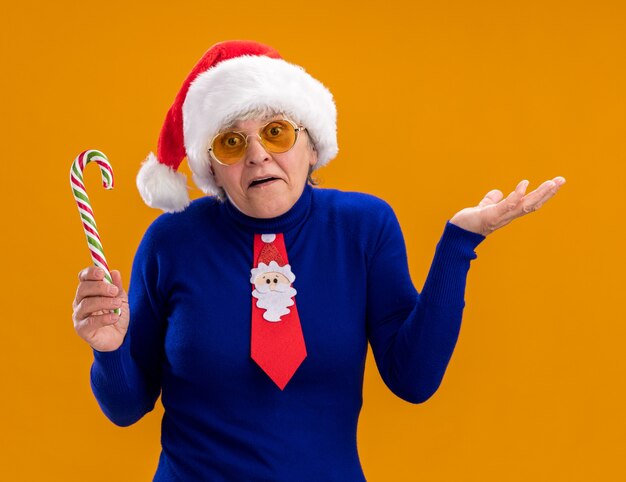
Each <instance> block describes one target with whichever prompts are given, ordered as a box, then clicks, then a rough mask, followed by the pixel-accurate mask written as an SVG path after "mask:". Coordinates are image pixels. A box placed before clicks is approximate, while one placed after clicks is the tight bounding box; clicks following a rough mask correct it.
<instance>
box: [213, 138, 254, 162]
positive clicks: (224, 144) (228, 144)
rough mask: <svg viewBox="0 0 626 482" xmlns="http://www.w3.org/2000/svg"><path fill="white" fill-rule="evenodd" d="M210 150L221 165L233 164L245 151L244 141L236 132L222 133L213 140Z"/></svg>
mask: <svg viewBox="0 0 626 482" xmlns="http://www.w3.org/2000/svg"><path fill="white" fill-rule="evenodd" d="M211 149H212V150H213V155H214V156H215V158H216V159H217V160H218V161H220V162H221V163H223V164H235V163H236V162H237V161H239V160H240V159H241V158H242V157H243V154H244V152H245V151H246V139H245V138H244V136H243V135H241V134H239V133H238V132H223V133H221V134H219V135H218V136H217V137H216V138H215V139H214V140H213V145H212V146H211Z"/></svg>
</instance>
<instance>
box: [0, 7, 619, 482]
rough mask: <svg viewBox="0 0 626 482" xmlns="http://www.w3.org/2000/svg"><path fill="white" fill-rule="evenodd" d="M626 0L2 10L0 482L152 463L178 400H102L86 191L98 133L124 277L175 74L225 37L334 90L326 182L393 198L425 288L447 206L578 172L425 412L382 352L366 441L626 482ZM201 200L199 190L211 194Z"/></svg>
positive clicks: (414, 458) (511, 262)
mask: <svg viewBox="0 0 626 482" xmlns="http://www.w3.org/2000/svg"><path fill="white" fill-rule="evenodd" d="M624 5H625V4H624V3H623V2H622V1H619V0H615V1H607V0H598V1H595V2H588V1H571V0H568V1H556V0H547V1H546V0H542V1H538V0H531V1H524V2H522V1H519V2H509V1H504V2H503V1H499V0H493V1H486V0H478V1H465V2H463V1H454V0H453V1H449V2H425V1H421V0H418V1H415V2H409V1H406V2H402V1H399V0H387V1H384V2H371V3H369V2H354V4H349V3H347V2H346V3H342V2H338V1H327V0H320V1H317V2H302V1H300V2H295V3H294V2H259V1H255V2H249V1H245V0H244V1H237V2H191V1H179V2H169V1H168V2H165V1H157V2H150V3H148V2H143V3H142V2H130V1H123V2H122V1H119V0H109V1H107V2H93V3H87V2H76V1H69V0H59V1H57V2H44V1H39V2H33V1H29V0H23V1H20V2H11V3H10V4H8V5H7V4H5V5H3V9H2V10H3V12H2V16H1V18H0V35H1V36H2V43H1V49H2V51H1V53H2V56H1V58H2V68H3V75H2V79H1V80H0V82H2V97H3V99H2V110H3V115H2V118H1V120H0V122H2V132H3V142H2V150H3V159H4V167H3V169H2V194H1V195H2V202H3V205H4V206H5V208H4V210H3V216H2V217H3V229H2V232H3V236H2V238H1V241H0V243H2V244H1V249H0V257H1V259H0V262H1V266H2V273H3V276H2V277H1V281H0V282H1V283H2V287H1V289H0V293H1V294H2V307H3V310H2V311H3V314H2V317H1V318H2V321H3V323H2V330H1V336H2V341H3V343H2V349H1V350H0V380H1V383H2V396H1V397H0V417H1V420H0V427H1V428H0V433H1V436H0V444H1V445H0V474H1V475H0V478H2V479H3V480H11V481H35V480H59V481H83V480H90V481H105V480H128V481H136V480H150V479H151V476H152V474H153V473H154V470H155V467H156V463H157V457H158V453H159V424H160V415H161V413H160V409H159V410H156V413H152V414H150V415H148V416H146V417H145V418H144V419H143V420H142V421H141V422H139V423H138V424H136V425H134V426H133V427H131V428H127V429H121V428H117V427H115V426H113V425H112V424H111V423H109V422H108V421H107V420H106V419H105V418H104V416H103V415H102V414H101V413H100V411H99V409H98V407H97V404H96V402H95V400H94V398H93V396H92V395H91V391H90V388H89V381H88V371H89V366H90V362H91V353H90V350H89V348H88V347H87V345H86V344H84V343H83V342H82V341H81V340H80V339H79V338H78V337H77V336H76V335H75V333H74V331H73V327H72V322H71V301H72V299H73V296H74V291H75V287H76V273H77V272H78V271H79V270H80V269H81V268H82V267H84V266H86V265H88V264H89V262H90V260H89V255H88V251H87V247H86V244H85V239H84V235H83V232H82V228H81V226H80V222H79V218H78V214H77V212H76V207H75V203H74V200H73V198H72V195H71V192H70V189H69V184H68V175H69V174H68V173H69V167H70V164H71V162H72V160H73V159H74V157H75V156H76V155H77V154H78V153H79V152H80V151H81V150H83V149H86V148H98V149H101V150H103V151H104V152H105V153H106V154H107V155H108V156H109V158H110V159H111V162H112V163H113V166H114V169H115V174H116V189H115V190H114V191H111V192H105V191H104V190H103V189H101V188H100V186H99V173H98V172H97V169H96V168H95V167H91V168H89V169H88V170H87V171H88V172H87V174H86V182H87V186H88V191H89V193H90V196H91V200H92V203H93V206H94V209H95V212H96V219H97V221H98V226H99V230H100V233H101V235H102V238H103V242H104V246H105V252H106V255H107V258H108V259H109V262H110V264H111V265H112V266H113V267H115V268H118V269H120V270H121V271H122V273H123V275H124V279H125V282H126V283H127V282H128V277H129V272H130V265H131V261H132V258H133V254H134V251H135V248H136V246H137V244H138V242H139V240H140V238H141V236H142V234H143V232H144V230H145V229H146V227H147V226H148V224H149V223H150V222H151V221H152V220H153V219H154V218H155V217H156V216H157V215H158V212H157V211H155V210H151V209H149V208H147V207H145V206H144V204H143V203H142V201H141V200H140V198H139V195H138V193H137V191H136V188H135V181H134V178H135V174H136V172H137V169H138V166H139V163H140V162H141V161H142V160H143V158H144V157H145V155H146V154H147V153H148V151H149V150H152V149H154V148H155V147H156V141H157V136H158V133H159V128H160V126H161V123H162V120H163V117H164V115H165V112H166V110H167V108H168V107H169V104H170V103H171V101H172V100H173V97H174V95H175V93H176V92H177V90H178V88H179V86H180V84H181V83H182V80H183V79H184V77H185V76H186V74H187V72H188V71H189V70H190V69H191V67H192V66H193V64H194V63H195V61H196V60H197V58H199V57H200V55H201V54H202V53H203V52H204V50H205V49H206V48H208V47H209V46H210V45H211V44H213V43H214V42H217V41H220V40H224V39H231V38H249V39H255V40H258V41H261V42H265V43H268V44H270V45H272V46H274V47H276V48H277V49H278V50H279V51H280V52H281V53H282V54H283V56H284V57H285V58H286V59H288V60H289V61H291V62H294V63H297V64H300V65H303V66H305V67H306V68H307V70H308V71H309V72H310V73H311V74H312V75H314V76H315V77H317V78H318V79H320V80H322V81H323V82H324V83H325V84H326V85H327V86H328V87H329V88H330V90H331V91H332V92H333V93H334V95H335V98H336V102H337V106H338V110H339V143H340V153H339V156H338V157H337V159H335V160H334V161H333V162H332V163H331V164H330V166H329V167H327V168H325V169H324V170H323V171H321V172H320V177H321V178H322V180H323V186H329V187H338V188H341V189H346V190H358V191H365V192H370V193H373V194H376V195H378V196H380V197H382V198H384V199H386V200H387V201H389V202H390V203H391V204H392V206H393V207H394V208H395V210H396V212H397V214H398V217H399V218H400V222H401V224H402V227H403V230H404V233H405V236H406V240H407V245H408V249H409V260H410V264H411V272H412V274H413V278H414V281H415V284H416V286H417V287H418V289H421V286H422V284H423V281H424V279H425V276H426V273H427V270H428V267H429V264H430V261H431V257H432V253H433V250H434V247H435V244H436V242H437V240H438V238H439V236H440V233H441V230H442V228H443V225H444V222H445V220H446V219H448V218H450V217H451V216H452V215H453V214H454V213H455V212H456V211H458V210H459V209H461V208H463V207H466V206H469V205H474V204H476V203H477V202H478V201H479V200H480V199H481V198H482V196H483V195H484V193H486V192H487V191H488V190H490V189H492V188H500V189H502V190H504V191H505V192H507V193H508V192H509V191H510V190H512V189H513V187H514V186H515V184H516V183H517V182H518V181H519V180H521V179H524V178H527V179H529V180H531V188H534V187H536V186H537V185H538V184H539V183H540V182H541V181H543V180H544V179H548V178H551V177H553V176H555V175H563V176H565V177H566V178H567V180H568V183H567V184H566V185H565V187H564V188H563V189H562V190H561V192H560V193H559V194H558V196H557V197H556V198H554V199H553V200H552V201H551V202H550V203H548V205H546V206H545V207H544V208H543V209H542V210H541V211H540V212H539V213H536V214H533V215H531V216H528V217H525V218H523V219H521V220H519V221H517V222H515V223H514V224H512V225H510V226H507V227H506V228H504V229H502V230H501V231H499V232H497V233H495V234H494V235H492V236H491V237H490V238H489V239H487V240H486V241H485V242H484V243H483V244H482V245H481V246H480V247H479V248H478V259H477V260H476V261H475V262H473V265H472V269H471V270H470V274H469V284H468V290H467V296H466V301H467V307H466V311H465V318H464V325H463V329H462V332H461V337H460V340H459V344H458V346H457V350H456V352H455V354H454V357H453V359H452V362H451V364H450V367H449V369H448V372H447V374H446V377H445V380H444V383H443V385H442V387H441V388H440V390H439V391H438V393H437V394H436V395H435V396H434V397H433V398H432V399H431V400H430V401H429V402H427V403H426V404H423V405H419V406H413V405H410V404H407V403H405V402H403V401H401V400H399V399H397V398H396V397H395V396H394V395H393V394H391V393H390V392H389V391H388V390H387V389H386V388H385V387H384V385H383V383H382V382H381V380H380V377H379V375H378V373H377V372H376V369H375V366H374V364H373V361H372V359H371V358H368V364H367V371H366V380H365V387H364V400H365V402H364V408H363V412H362V416H361V423H360V426H359V439H358V441H359V449H360V454H361V458H362V463H363V467H364V470H365V474H366V476H367V477H368V480H372V481H389V480H393V481H395V480H398V481H528V480H534V481H589V480H602V481H621V480H626V465H625V464H624V453H626V416H625V415H624V407H626V379H625V376H624V375H625V372H626V357H625V356H624V355H623V351H624V349H623V345H624V339H625V338H626V324H625V323H624V322H625V321H626V320H625V317H624V314H623V310H624V307H623V303H624V296H623V292H624V288H625V287H626V286H625V283H624V278H623V276H624V272H625V271H626V263H625V256H624V247H625V245H626V243H625V241H626V240H625V228H624V219H625V216H624V211H625V208H626V205H625V201H624V194H625V192H626V189H625V187H626V175H625V174H626V168H625V167H624V166H625V157H626V156H625V154H626V149H625V147H624V128H625V121H626V105H625V104H626V102H625V101H626V94H625V85H626V67H625V66H626V63H625V62H624V51H625V48H626V33H625V32H626V7H625V6H624ZM197 195H199V193H198V192H197V191H196V196H197Z"/></svg>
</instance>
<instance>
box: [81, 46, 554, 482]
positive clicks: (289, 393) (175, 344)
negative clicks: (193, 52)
mask: <svg viewBox="0 0 626 482" xmlns="http://www.w3.org/2000/svg"><path fill="white" fill-rule="evenodd" d="M336 153H337V140H336V112H335V105H334V102H333V99H332V96H331V94H330V92H328V90H327V89H326V88H325V87H324V86H323V85H322V84H321V83H320V82H318V81H317V80H315V79H314V78H312V77H311V76H310V75H309V74H307V73H306V72H305V71H304V70H303V69H301V68H300V67H297V66H294V65H292V64H289V63H287V62H285V61H284V60H282V59H281V58H280V56H279V55H278V53H277V52H276V51H274V50H273V49H271V48H269V47H266V46H264V45H260V44H256V43H253V42H225V43H222V44H218V45H216V46H214V47H212V48H211V49H210V50H209V51H208V52H207V53H206V54H205V55H204V56H203V57H202V59H201V60H200V61H199V62H198V64H197V65H196V66H195V67H194V69H193V71H192V72H191V73H190V75H189V77H188V78H187V79H186V81H185V83H184V84H183V87H182V89H181V91H180V92H179V94H178V96H177V97H176V100H175V101H174V104H173V105H172V107H171V109H170V111H169V113H168V115H167V117H166V120H165V123H164V126H163V129H162V131H161V135H160V139H159V145H158V151H157V154H158V156H156V157H155V156H153V155H151V156H150V157H149V159H148V160H147V162H146V163H144V165H143V167H142V169H141V171H140V174H139V176H138V186H139V189H140V191H141V193H142V195H143V198H144V200H145V201H146V202H147V203H148V204H149V205H151V206H155V207H159V208H162V209H164V210H166V211H169V212H170V213H168V214H164V215H162V216H161V217H159V218H158V219H157V220H156V221H155V222H154V223H153V224H152V226H151V227H150V228H149V229H148V231H147V233H146V234H145V237H144V239H143V240H142V242H141V245H140V246H139V249H138V251H137V254H136V257H135V261H134V264H133V270H132V276H131V281H132V282H131V285H130V290H129V294H128V296H127V295H126V292H125V291H124V288H123V285H122V280H121V277H120V274H119V273H118V272H114V273H113V280H114V285H108V284H107V283H106V282H104V280H103V272H102V270H100V269H95V268H93V267H92V268H87V269H85V270H83V271H82V272H81V274H80V284H79V287H78V291H77V294H76V299H75V301H74V325H75V328H76V331H77V332H78V334H79V336H80V337H82V338H83V339H84V340H85V341H87V342H88V343H89V345H90V346H91V347H92V348H93V352H94V362H93V366H92V370H91V383H92V388H93V391H94V393H95V396H96V398H97V400H98V402H99V403H100V406H101V407H102V410H103V411H104V413H105V414H106V415H107V417H109V418H110V419H111V420H112V421H113V422H114V423H116V424H118V425H130V424H132V423H134V422H136V421H137V420H139V419H140V418H141V417H142V416H143V415H144V414H145V413H147V412H149V411H150V410H152V408H153V407H154V404H155V402H156V400H157V398H158V397H159V395H161V398H162V403H163V406H164V408H165V414H164V417H163V425H162V430H163V433H162V446H163V450H162V453H161V457H160V461H159V465H158V469H157V472H156V476H155V480H159V481H169V480H184V481H201V480H212V481H215V480H227V481H235V480H242V481H249V480H280V481H309V480H310V481H320V480H323V481H331V480H336V481H342V482H344V481H356V480H364V476H363V472H362V470H361V465H360V463H359V457H358V454H357V447H356V430H357V420H358V416H359V411H360V409H361V404H362V398H361V393H362V383H363V370H364V367H365V357H366V353H367V344H368V342H369V343H370V344H371V346H372V350H373V353H374V357H375V359H376V363H377V366H378V369H379V371H380V374H381V376H382V378H383V380H384V381H385V383H386V384H387V386H388V387H389V388H390V389H391V390H392V391H393V393H395V394H396V395H398V396H399V397H401V398H403V399H404V400H407V401H409V402H412V403H419V402H423V401H425V400H426V399H428V398H429V397H430V396H431V395H432V394H433V393H434V392H435V391H436V390H437V388H438V386H439V384H440V382H441V379H442V377H443V374H444V372H445V369H446V366H447V364H448V361H449V359H450V356H451V355H452V351H453V349H454V345H455V342H456V339H457V336H458V333H459V327H460V323H461V316H462V311H463V306H464V290H465V280H466V276H467V271H468V269H469V266H470V260H472V259H474V258H475V257H476V255H475V253H474V249H475V247H476V246H477V245H478V244H479V243H480V242H481V241H482V240H483V239H484V237H485V236H486V235H487V234H489V233H490V232H492V231H494V230H495V229H497V228H499V227H501V226H504V225H505V224H507V223H508V222H510V221H511V220H513V219H514V218H516V217H519V216H521V215H523V214H525V213H527V212H530V211H534V210H536V209H537V208H539V207H540V206H541V205H542V204H543V203H544V202H545V201H546V200H548V199H549V198H550V197H551V196H552V195H554V193H555V192H556V191H557V189H558V188H559V186H560V185H561V184H563V183H564V182H565V181H564V179H563V178H561V177H557V178H555V179H553V180H551V181H546V182H545V183H543V184H542V185H541V186H540V187H539V188H538V189H537V190H535V191H533V192H531V193H529V194H525V191H526V187H527V184H528V183H527V182H526V181H522V182H521V183H520V184H519V185H518V186H517V188H516V189H515V191H513V192H512V193H511V194H510V195H508V196H507V197H506V198H505V199H504V198H503V195H502V193H501V192H500V191H497V190H494V191H491V192H489V193H488V194H487V195H486V196H485V197H484V199H483V200H482V201H481V202H480V203H479V205H478V206H476V207H471V208H467V209H463V210H462V211H460V212H459V213H457V214H456V215H455V216H454V217H452V219H451V220H450V221H449V222H448V223H447V224H446V226H445V229H444V232H443V235H442V237H441V240H440V242H439V244H438V246H437V249H436V252H435V257H434V260H433V263H432V266H431V269H430V272H429V274H428V277H427V280H426V282H425V284H424V287H423V290H422V291H421V293H418V292H417V291H416V290H415V288H414V287H413V284H412V282H411V279H410V277H409V271H408V266H407V259H406V252H405V246H404V240H403V238H402V234H401V232H400V227H399V225H398V222H397V220H396V218H395V216H394V214H393V211H392V210H391V208H390V207H389V206H388V205H387V204H385V203H384V202H383V201H381V200H379V199H376V198H374V197H372V196H370V195H366V194H358V193H345V192H340V191H336V190H331V189H318V188H314V187H312V184H313V182H312V179H311V173H312V172H313V171H314V170H315V169H317V168H319V167H321V166H323V165H325V164H326V163H328V162H329V161H330V160H331V159H332V158H333V157H334V156H335V155H336ZM185 155H186V156H187V158H188V161H189V164H190V167H191V170H192V171H193V174H194V180H195V182H196V184H197V185H198V186H199V187H200V188H201V189H202V190H203V191H204V192H206V193H207V194H211V195H212V196H207V197H204V198H202V199H198V200H196V201H194V202H192V203H190V202H189V198H188V195H187V188H186V184H185V179H184V177H182V175H181V174H179V173H177V172H176V171H177V169H178V166H179V165H180V163H181V161H182V159H183V157H184V156H185ZM127 303H128V304H127ZM120 307H121V315H119V316H118V315H116V314H115V313H113V312H112V310H114V309H116V308H120Z"/></svg>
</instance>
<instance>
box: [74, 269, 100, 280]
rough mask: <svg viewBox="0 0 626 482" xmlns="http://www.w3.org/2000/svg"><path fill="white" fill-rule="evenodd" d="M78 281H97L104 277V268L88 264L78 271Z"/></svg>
mask: <svg viewBox="0 0 626 482" xmlns="http://www.w3.org/2000/svg"><path fill="white" fill-rule="evenodd" d="M78 279H79V281H98V280H101V279H104V270H103V269H102V268H98V267H97V266H89V267H88V268H85V269H83V270H81V271H80V273H78Z"/></svg>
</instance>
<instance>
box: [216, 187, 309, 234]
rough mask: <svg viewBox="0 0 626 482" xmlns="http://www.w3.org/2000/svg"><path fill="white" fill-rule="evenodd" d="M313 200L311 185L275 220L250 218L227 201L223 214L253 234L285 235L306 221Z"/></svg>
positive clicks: (224, 204) (223, 206)
mask: <svg viewBox="0 0 626 482" xmlns="http://www.w3.org/2000/svg"><path fill="white" fill-rule="evenodd" d="M312 198H313V187H312V186H310V185H309V184H306V185H305V186H304V191H302V195H301V196H300V198H299V199H298V200H297V201H296V203H295V204H294V205H293V206H292V207H291V209H289V211H287V212H286V213H284V214H281V215H280V216H277V217H275V218H268V219H261V218H253V217H251V216H248V215H246V214H244V213H242V212H241V211H239V209H237V207H236V206H235V205H234V204H233V203H232V202H230V200H226V201H225V202H224V203H223V204H222V205H221V208H222V214H223V215H224V216H225V217H226V218H227V219H229V220H232V221H233V222H234V223H235V224H237V226H238V227H239V228H241V229H243V230H245V231H249V232H252V233H284V232H287V231H290V230H291V229H293V228H294V227H296V226H297V225H298V224H300V223H301V222H302V221H304V220H305V219H306V218H307V216H308V214H309V210H310V208H311V200H312Z"/></svg>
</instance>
